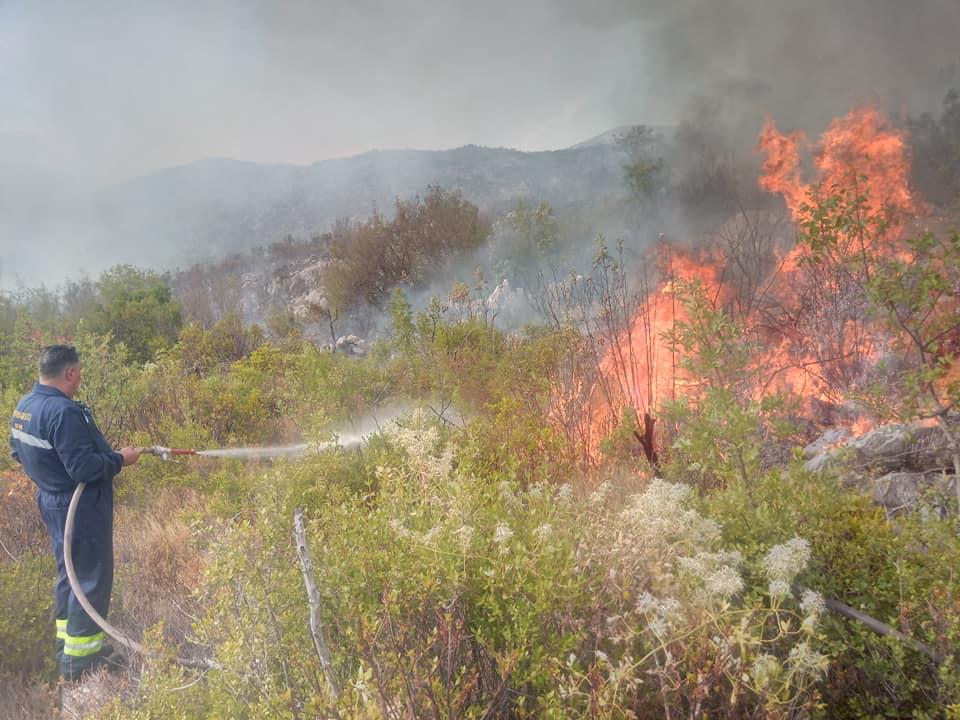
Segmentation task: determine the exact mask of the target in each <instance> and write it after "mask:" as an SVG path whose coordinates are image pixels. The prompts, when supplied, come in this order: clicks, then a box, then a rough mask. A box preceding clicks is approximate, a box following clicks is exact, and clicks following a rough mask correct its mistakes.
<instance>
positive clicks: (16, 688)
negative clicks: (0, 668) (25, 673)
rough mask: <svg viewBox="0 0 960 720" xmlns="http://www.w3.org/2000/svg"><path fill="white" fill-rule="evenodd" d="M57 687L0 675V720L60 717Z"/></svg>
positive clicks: (35, 719)
mask: <svg viewBox="0 0 960 720" xmlns="http://www.w3.org/2000/svg"><path fill="white" fill-rule="evenodd" d="M57 695H58V693H57V687H56V686H55V685H49V684H46V683H41V682H35V681H33V682H31V681H27V680H24V678H23V677H22V676H20V675H7V674H0V718H11V720H12V718H18V719H19V720H50V719H51V718H59V717H62V716H61V715H60V714H59V712H58V710H57V707H58V705H59V702H58V699H57Z"/></svg>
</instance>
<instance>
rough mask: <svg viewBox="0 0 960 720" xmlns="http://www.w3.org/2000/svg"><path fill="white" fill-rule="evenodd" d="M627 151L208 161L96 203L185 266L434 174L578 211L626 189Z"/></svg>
mask: <svg viewBox="0 0 960 720" xmlns="http://www.w3.org/2000/svg"><path fill="white" fill-rule="evenodd" d="M605 135H606V134H605ZM625 161H626V157H625V151H624V149H623V148H621V147H620V146H618V145H617V144H616V143H613V142H609V141H606V142H602V141H601V142H590V141H588V142H587V143H583V144H581V145H579V146H576V147H572V148H568V149H565V150H556V151H549V152H521V151H518V150H508V149H503V148H483V147H477V146H473V145H468V146H465V147H461V148H457V149H454V150H443V151H430V150H377V151H373V152H368V153H364V154H363V155H358V156H355V157H350V158H345V159H338V160H326V161H324V162H319V163H315V164H313V165H309V166H296V165H268V164H258V163H252V162H243V161H238V160H227V159H211V160H203V161H200V162H197V163H193V164H190V165H185V166H182V167H177V168H172V169H169V170H164V171H162V172H157V173H153V174H150V175H146V176H144V177H141V178H138V179H136V180H132V181H129V182H127V183H125V184H123V185H120V186H118V187H115V188H113V189H111V190H110V191H109V192H108V193H106V194H105V195H104V196H103V199H102V205H101V207H102V209H103V216H104V218H105V222H106V223H107V225H108V226H109V227H110V229H111V230H112V234H114V235H115V236H116V237H120V238H127V239H129V241H130V242H135V243H136V244H137V245H138V246H140V247H143V248H144V251H143V255H142V259H143V262H145V263H149V264H153V265H158V266H165V267H172V266H180V267H184V266H185V265H189V264H190V263H192V262H194V261H197V260H208V259H213V258H218V257H223V256H224V255H227V254H229V253H231V252H236V251H242V250H245V249H249V248H251V247H255V246H259V245H266V244H270V243H272V242H275V241H277V240H278V239H280V238H282V237H284V236H286V235H293V236H295V237H299V238H306V237H309V236H310V235H312V234H315V233H319V232H323V231H325V230H328V229H330V228H331V227H332V226H333V224H334V223H335V222H336V221H337V220H339V219H344V218H351V219H356V218H361V217H368V216H369V215H370V214H371V213H372V212H373V211H374V210H375V209H379V210H380V211H382V212H384V213H385V214H387V215H390V214H392V210H393V203H394V200H395V199H396V198H402V199H408V198H411V197H413V196H415V195H417V194H421V195H422V194H423V193H424V192H425V190H426V188H427V186H429V185H434V184H438V185H441V186H443V187H445V188H448V189H459V190H461V191H462V193H463V196H464V197H465V198H467V199H468V200H470V201H471V202H473V203H474V204H476V205H477V206H478V207H480V209H481V211H484V212H487V213H491V214H497V213H500V212H502V211H504V210H506V209H508V208H509V207H510V206H512V205H514V204H515V203H516V202H517V201H518V200H520V199H530V200H537V201H539V200H547V201H549V202H550V203H551V204H552V205H553V206H554V207H555V208H556V209H557V211H558V212H565V211H573V212H576V211H578V210H582V209H586V208H588V207H590V206H591V205H593V204H594V203H596V202H597V201H598V200H601V199H602V201H603V202H609V200H610V199H611V197H617V196H620V195H623V194H624V184H623V164H624V162H625Z"/></svg>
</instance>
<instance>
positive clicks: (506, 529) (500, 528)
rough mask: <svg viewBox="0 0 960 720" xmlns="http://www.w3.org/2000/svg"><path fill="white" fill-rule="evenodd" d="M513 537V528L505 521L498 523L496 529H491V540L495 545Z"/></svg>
mask: <svg viewBox="0 0 960 720" xmlns="http://www.w3.org/2000/svg"><path fill="white" fill-rule="evenodd" d="M512 537H513V530H511V529H510V526H509V525H507V524H506V523H499V524H498V525H497V529H496V530H494V531H493V541H494V542H495V543H496V544H497V545H501V546H502V545H504V544H505V543H506V542H507V541H509V540H510V538H512Z"/></svg>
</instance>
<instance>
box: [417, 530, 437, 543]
mask: <svg viewBox="0 0 960 720" xmlns="http://www.w3.org/2000/svg"><path fill="white" fill-rule="evenodd" d="M439 534H440V528H439V527H437V526H433V527H432V528H430V529H429V530H427V531H426V532H425V533H424V534H423V537H422V538H421V541H422V542H424V543H425V544H427V545H430V544H431V543H433V541H434V539H435V538H436V537H437V535H439Z"/></svg>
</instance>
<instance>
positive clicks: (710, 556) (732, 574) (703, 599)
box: [678, 551, 743, 605]
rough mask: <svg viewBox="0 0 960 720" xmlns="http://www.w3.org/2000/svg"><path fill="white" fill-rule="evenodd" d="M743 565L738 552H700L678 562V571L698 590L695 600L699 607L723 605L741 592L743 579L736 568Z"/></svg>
mask: <svg viewBox="0 0 960 720" xmlns="http://www.w3.org/2000/svg"><path fill="white" fill-rule="evenodd" d="M742 563H743V557H742V556H741V555H740V553H738V552H726V551H720V552H716V553H708V552H701V553H697V554H696V555H695V556H694V557H683V558H680V559H679V561H678V565H679V567H680V569H681V570H682V571H683V572H685V573H686V574H687V575H689V576H690V577H691V578H693V579H694V580H695V581H696V582H697V583H698V584H699V586H700V587H699V588H698V589H697V591H696V592H695V599H696V601H697V602H698V603H700V604H701V605H710V604H714V603H724V602H726V601H727V600H729V599H730V597H731V596H732V595H736V594H737V593H738V592H740V591H741V590H743V578H742V577H741V576H740V573H739V571H738V570H737V567H739V566H740V565H741V564H742Z"/></svg>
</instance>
